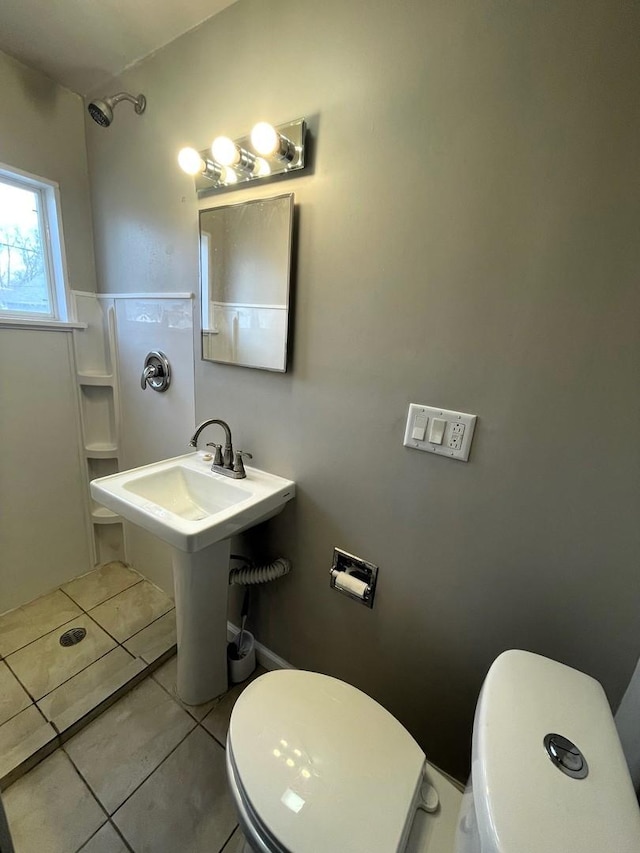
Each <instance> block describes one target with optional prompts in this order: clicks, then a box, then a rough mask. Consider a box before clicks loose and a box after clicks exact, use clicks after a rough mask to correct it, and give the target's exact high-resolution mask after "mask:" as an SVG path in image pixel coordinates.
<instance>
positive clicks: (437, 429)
mask: <svg viewBox="0 0 640 853" xmlns="http://www.w3.org/2000/svg"><path fill="white" fill-rule="evenodd" d="M446 425H447V422H446V421H443V420H442V418H431V429H430V430H429V444H442V439H443V438H444V428H445V427H446Z"/></svg>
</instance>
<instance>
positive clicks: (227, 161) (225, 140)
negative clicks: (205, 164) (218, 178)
mask: <svg viewBox="0 0 640 853" xmlns="http://www.w3.org/2000/svg"><path fill="white" fill-rule="evenodd" d="M211 153H212V154H213V159H214V160H216V161H217V162H218V163H220V165H221V166H235V165H236V163H238V162H239V161H240V152H239V151H238V148H237V146H236V144H235V142H234V141H233V139H229V137H228V136H216V138H215V139H214V140H213V142H212V143H211Z"/></svg>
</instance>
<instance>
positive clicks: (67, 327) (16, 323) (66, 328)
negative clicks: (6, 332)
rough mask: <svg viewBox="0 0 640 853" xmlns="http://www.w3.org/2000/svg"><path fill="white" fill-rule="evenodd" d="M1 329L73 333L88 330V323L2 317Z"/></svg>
mask: <svg viewBox="0 0 640 853" xmlns="http://www.w3.org/2000/svg"><path fill="white" fill-rule="evenodd" d="M0 328H5V329H43V330H44V331H48V332H72V331H73V330H74V329H86V328H87V324H86V323H69V322H67V321H66V320H23V319H21V318H20V317H0Z"/></svg>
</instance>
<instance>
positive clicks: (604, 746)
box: [456, 650, 640, 853]
mask: <svg viewBox="0 0 640 853" xmlns="http://www.w3.org/2000/svg"><path fill="white" fill-rule="evenodd" d="M639 722H640V721H639ZM608 851H611V853H613V851H615V853H640V810H639V808H638V802H637V800H636V797H635V793H634V790H633V785H632V783H631V778H630V776H629V771H628V769H627V764H626V762H625V758H624V755H623V752H622V747H621V746H620V741H619V739H618V735H617V732H616V728H615V725H614V721H613V717H612V716H611V710H610V708H609V703H608V701H607V698H606V696H605V694H604V690H603V689H602V687H601V686H600V684H599V683H598V682H597V681H596V680H595V679H593V678H591V677H589V676H588V675H584V674H583V673H581V672H578V671H577V670H575V669H571V668H570V667H568V666H564V665H563V664H560V663H556V662H555V661H552V660H549V659H548V658H544V657H541V656H540V655H535V654H532V653H531V652H524V651H515V650H514V651H508V652H504V653H503V654H502V655H500V657H499V658H497V660H496V661H495V662H494V663H493V665H492V667H491V669H490V670H489V672H488V674H487V677H486V679H485V682H484V685H483V687H482V691H481V693H480V698H479V699H478V705H477V708H476V715H475V721H474V728H473V749H472V765H471V778H470V780H469V785H468V786H467V790H466V792H465V795H464V798H463V802H462V807H461V812H460V818H459V823H458V829H457V834H456V853H608Z"/></svg>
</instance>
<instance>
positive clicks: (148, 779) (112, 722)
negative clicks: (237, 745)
mask: <svg viewBox="0 0 640 853" xmlns="http://www.w3.org/2000/svg"><path fill="white" fill-rule="evenodd" d="M263 671H264V670H258V671H257V672H256V673H255V675H256V676H257V675H258V674H260V672H263ZM247 683H248V682H245V683H244V684H242V685H236V686H235V687H234V688H232V690H230V691H229V692H228V693H227V694H225V695H224V696H222V697H220V699H218V700H216V701H214V702H212V703H208V705H207V706H206V710H205V707H201V708H190V707H188V706H184V705H182V704H181V703H180V702H179V700H178V699H177V697H176V695H175V658H172V659H171V660H169V661H168V662H167V663H165V664H163V666H162V667H160V669H158V670H156V671H155V672H154V673H153V674H152V675H151V676H148V677H147V678H145V680H144V681H142V682H141V683H140V684H139V685H138V686H137V687H135V688H134V689H133V690H132V691H131V692H130V693H128V694H127V695H126V696H124V697H123V698H122V699H120V700H119V701H118V702H116V703H115V704H114V705H113V706H112V707H110V708H109V709H108V710H106V711H105V712H104V713H102V714H101V715H100V717H98V718H97V719H96V720H94V721H93V722H92V723H90V724H89V725H88V726H87V727H86V728H84V729H83V730H82V731H81V732H80V733H79V734H77V735H75V736H74V737H72V738H71V739H70V740H69V741H68V742H67V743H65V744H64V746H63V747H62V748H61V749H58V750H56V752H54V753H53V755H51V756H49V757H48V758H46V759H45V760H44V761H43V762H42V763H40V764H39V765H38V766H37V767H36V768H35V769H34V770H32V771H31V772H30V773H28V774H27V775H26V776H23V777H22V779H20V780H19V781H18V782H16V783H15V784H13V785H12V786H11V787H10V788H8V789H7V790H6V791H5V792H4V794H3V800H4V804H5V809H6V812H7V816H8V819H9V825H10V828H11V832H12V834H13V836H14V843H15V846H16V853H36V851H44V850H46V851H47V853H76V851H77V853H124V851H133V853H169V851H171V853H175V851H181V853H220V851H222V852H223V853H242V850H243V845H244V839H243V836H242V833H241V832H240V829H239V828H238V825H237V820H236V816H235V811H234V808H233V803H232V800H231V795H230V793H229V790H228V786H227V779H226V770H225V758H224V744H225V740H226V733H227V729H228V726H229V718H230V716H231V710H232V708H233V704H234V702H235V700H236V699H237V698H238V696H239V695H240V693H241V691H242V689H243V688H244V687H245V686H246V684H247ZM71 817H72V818H73V819H69V818H71Z"/></svg>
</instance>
